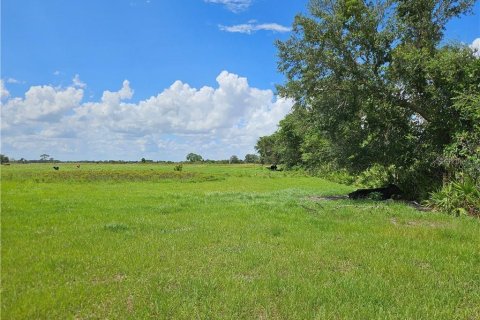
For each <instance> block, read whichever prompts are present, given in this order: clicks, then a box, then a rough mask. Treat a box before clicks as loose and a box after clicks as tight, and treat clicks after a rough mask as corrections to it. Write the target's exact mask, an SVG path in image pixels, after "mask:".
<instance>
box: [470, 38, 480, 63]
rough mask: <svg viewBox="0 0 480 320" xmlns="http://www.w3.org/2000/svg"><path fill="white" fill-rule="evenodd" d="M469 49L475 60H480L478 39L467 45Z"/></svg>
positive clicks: (479, 41) (479, 40)
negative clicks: (472, 52)
mask: <svg viewBox="0 0 480 320" xmlns="http://www.w3.org/2000/svg"><path fill="white" fill-rule="evenodd" d="M469 47H470V49H472V50H473V51H474V55H475V56H476V57H477V58H480V38H476V39H475V40H473V42H472V44H471V45H469Z"/></svg>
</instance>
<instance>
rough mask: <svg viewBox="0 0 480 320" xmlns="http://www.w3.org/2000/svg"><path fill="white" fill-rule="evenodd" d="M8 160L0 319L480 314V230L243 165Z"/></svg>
mask: <svg viewBox="0 0 480 320" xmlns="http://www.w3.org/2000/svg"><path fill="white" fill-rule="evenodd" d="M59 166H60V170H59V171H54V170H53V169H52V168H51V167H52V165H40V164H37V165H34V164H32V165H11V166H4V167H2V172H1V177H2V182H1V196H2V198H1V204H2V208H1V209H2V212H1V232H2V233H1V241H2V243H1V246H2V247H1V258H2V261H1V264H2V265H1V267H2V269H1V280H2V288H1V290H2V294H1V311H2V315H1V318H2V319H149V318H152V319H472V320H473V319H479V318H480V221H479V220H478V219H474V218H467V217H462V218H454V217H451V216H448V215H444V214H440V213H432V212H419V211H416V210H415V209H414V208H411V207H409V206H407V205H406V204H402V203H393V202H373V201H363V202H354V201H350V200H340V201H319V200H318V199H317V198H318V197H319V196H324V195H335V194H346V193H348V192H350V191H351V190H353V189H354V188H352V187H348V186H343V185H339V184H335V183H331V182H328V181H325V180H321V179H319V178H312V177H306V176H303V175H301V174H295V173H288V172H269V171H268V170H266V169H264V168H262V167H261V166H253V165H252V166H249V165H235V166H234V165H225V166H222V165H184V166H183V171H182V172H174V170H173V165H171V166H167V165H156V164H147V165H142V164H135V165H95V164H91V165H84V164H82V165H81V167H80V168H77V167H76V166H75V165H73V164H60V165H59Z"/></svg>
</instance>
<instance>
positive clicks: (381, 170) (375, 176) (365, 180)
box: [355, 164, 397, 188]
mask: <svg viewBox="0 0 480 320" xmlns="http://www.w3.org/2000/svg"><path fill="white" fill-rule="evenodd" d="M396 180H397V179H396V168H395V166H394V165H391V166H388V167H385V166H382V165H380V164H374V165H373V166H371V167H370V168H368V169H367V170H365V171H363V172H362V173H360V174H359V175H358V177H357V179H356V180H355V184H357V185H360V186H363V187H367V188H378V187H382V186H386V185H387V184H389V183H396V182H397V181H396Z"/></svg>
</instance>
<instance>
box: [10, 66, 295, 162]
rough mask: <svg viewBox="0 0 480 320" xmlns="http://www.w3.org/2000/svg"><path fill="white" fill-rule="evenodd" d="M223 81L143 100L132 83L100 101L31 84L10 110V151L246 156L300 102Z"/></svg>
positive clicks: (232, 78) (230, 78) (75, 155)
mask: <svg viewBox="0 0 480 320" xmlns="http://www.w3.org/2000/svg"><path fill="white" fill-rule="evenodd" d="M216 80H217V83H218V85H217V86H216V87H215V88H214V87H209V86H204V87H202V88H199V89H197V88H193V87H191V86H190V85H188V84H187V83H184V82H182V81H175V82H174V83H173V84H172V85H171V86H170V87H169V88H167V89H165V90H163V91H162V92H160V93H159V94H157V95H156V96H152V97H150V98H148V99H145V100H142V101H139V102H137V103H128V102H125V101H126V100H127V99H130V98H132V96H133V90H132V89H131V88H130V83H129V82H128V81H127V80H125V81H124V82H123V85H122V87H121V88H120V89H119V90H118V91H114V92H112V91H104V92H103V95H102V98H101V100H100V101H91V102H85V103H81V100H82V98H83V90H82V89H81V88H76V87H74V86H72V87H69V88H66V89H55V88H52V87H49V86H43V87H31V88H30V90H28V91H27V93H26V94H25V98H12V99H9V100H8V101H7V103H6V105H5V108H4V110H2V132H3V137H2V138H3V140H2V144H3V148H4V149H6V150H5V153H7V154H8V151H9V150H10V151H11V153H13V154H12V156H14V157H25V158H28V157H29V155H28V154H25V153H22V151H23V152H24V151H25V150H31V151H32V152H33V158H35V157H38V156H36V154H37V153H38V152H41V153H43V152H46V151H48V153H49V154H52V155H54V156H55V157H56V158H60V159H137V158H138V157H139V156H141V157H149V158H152V159H173V160H182V159H184V158H185V155H186V154H187V153H189V152H198V153H200V154H202V155H203V156H204V158H212V159H222V158H223V159H226V158H228V157H230V156H231V155H232V154H236V155H238V156H240V157H242V156H243V155H244V154H245V153H250V152H253V147H254V145H255V143H256V140H257V139H258V137H260V136H263V135H267V134H271V133H273V131H275V129H276V127H277V124H278V122H279V121H280V120H281V119H283V117H284V116H285V115H286V114H287V113H288V112H289V111H290V109H291V106H292V102H291V101H289V100H285V99H282V98H278V97H275V95H274V94H273V92H272V91H271V90H260V89H257V88H253V87H250V85H249V84H248V81H247V79H246V78H243V77H240V76H238V75H236V74H233V73H229V72H227V71H222V72H221V73H220V74H219V75H218V77H217V78H216ZM32 141H35V142H36V143H32ZM41 153H38V154H41ZM141 157H140V158H141Z"/></svg>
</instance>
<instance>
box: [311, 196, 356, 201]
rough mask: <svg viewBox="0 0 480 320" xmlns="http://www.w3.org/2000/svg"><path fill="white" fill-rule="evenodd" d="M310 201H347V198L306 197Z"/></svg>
mask: <svg viewBox="0 0 480 320" xmlns="http://www.w3.org/2000/svg"><path fill="white" fill-rule="evenodd" d="M307 199H308V200H311V201H329V200H330V201H335V200H347V199H348V196H310V197H307Z"/></svg>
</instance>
